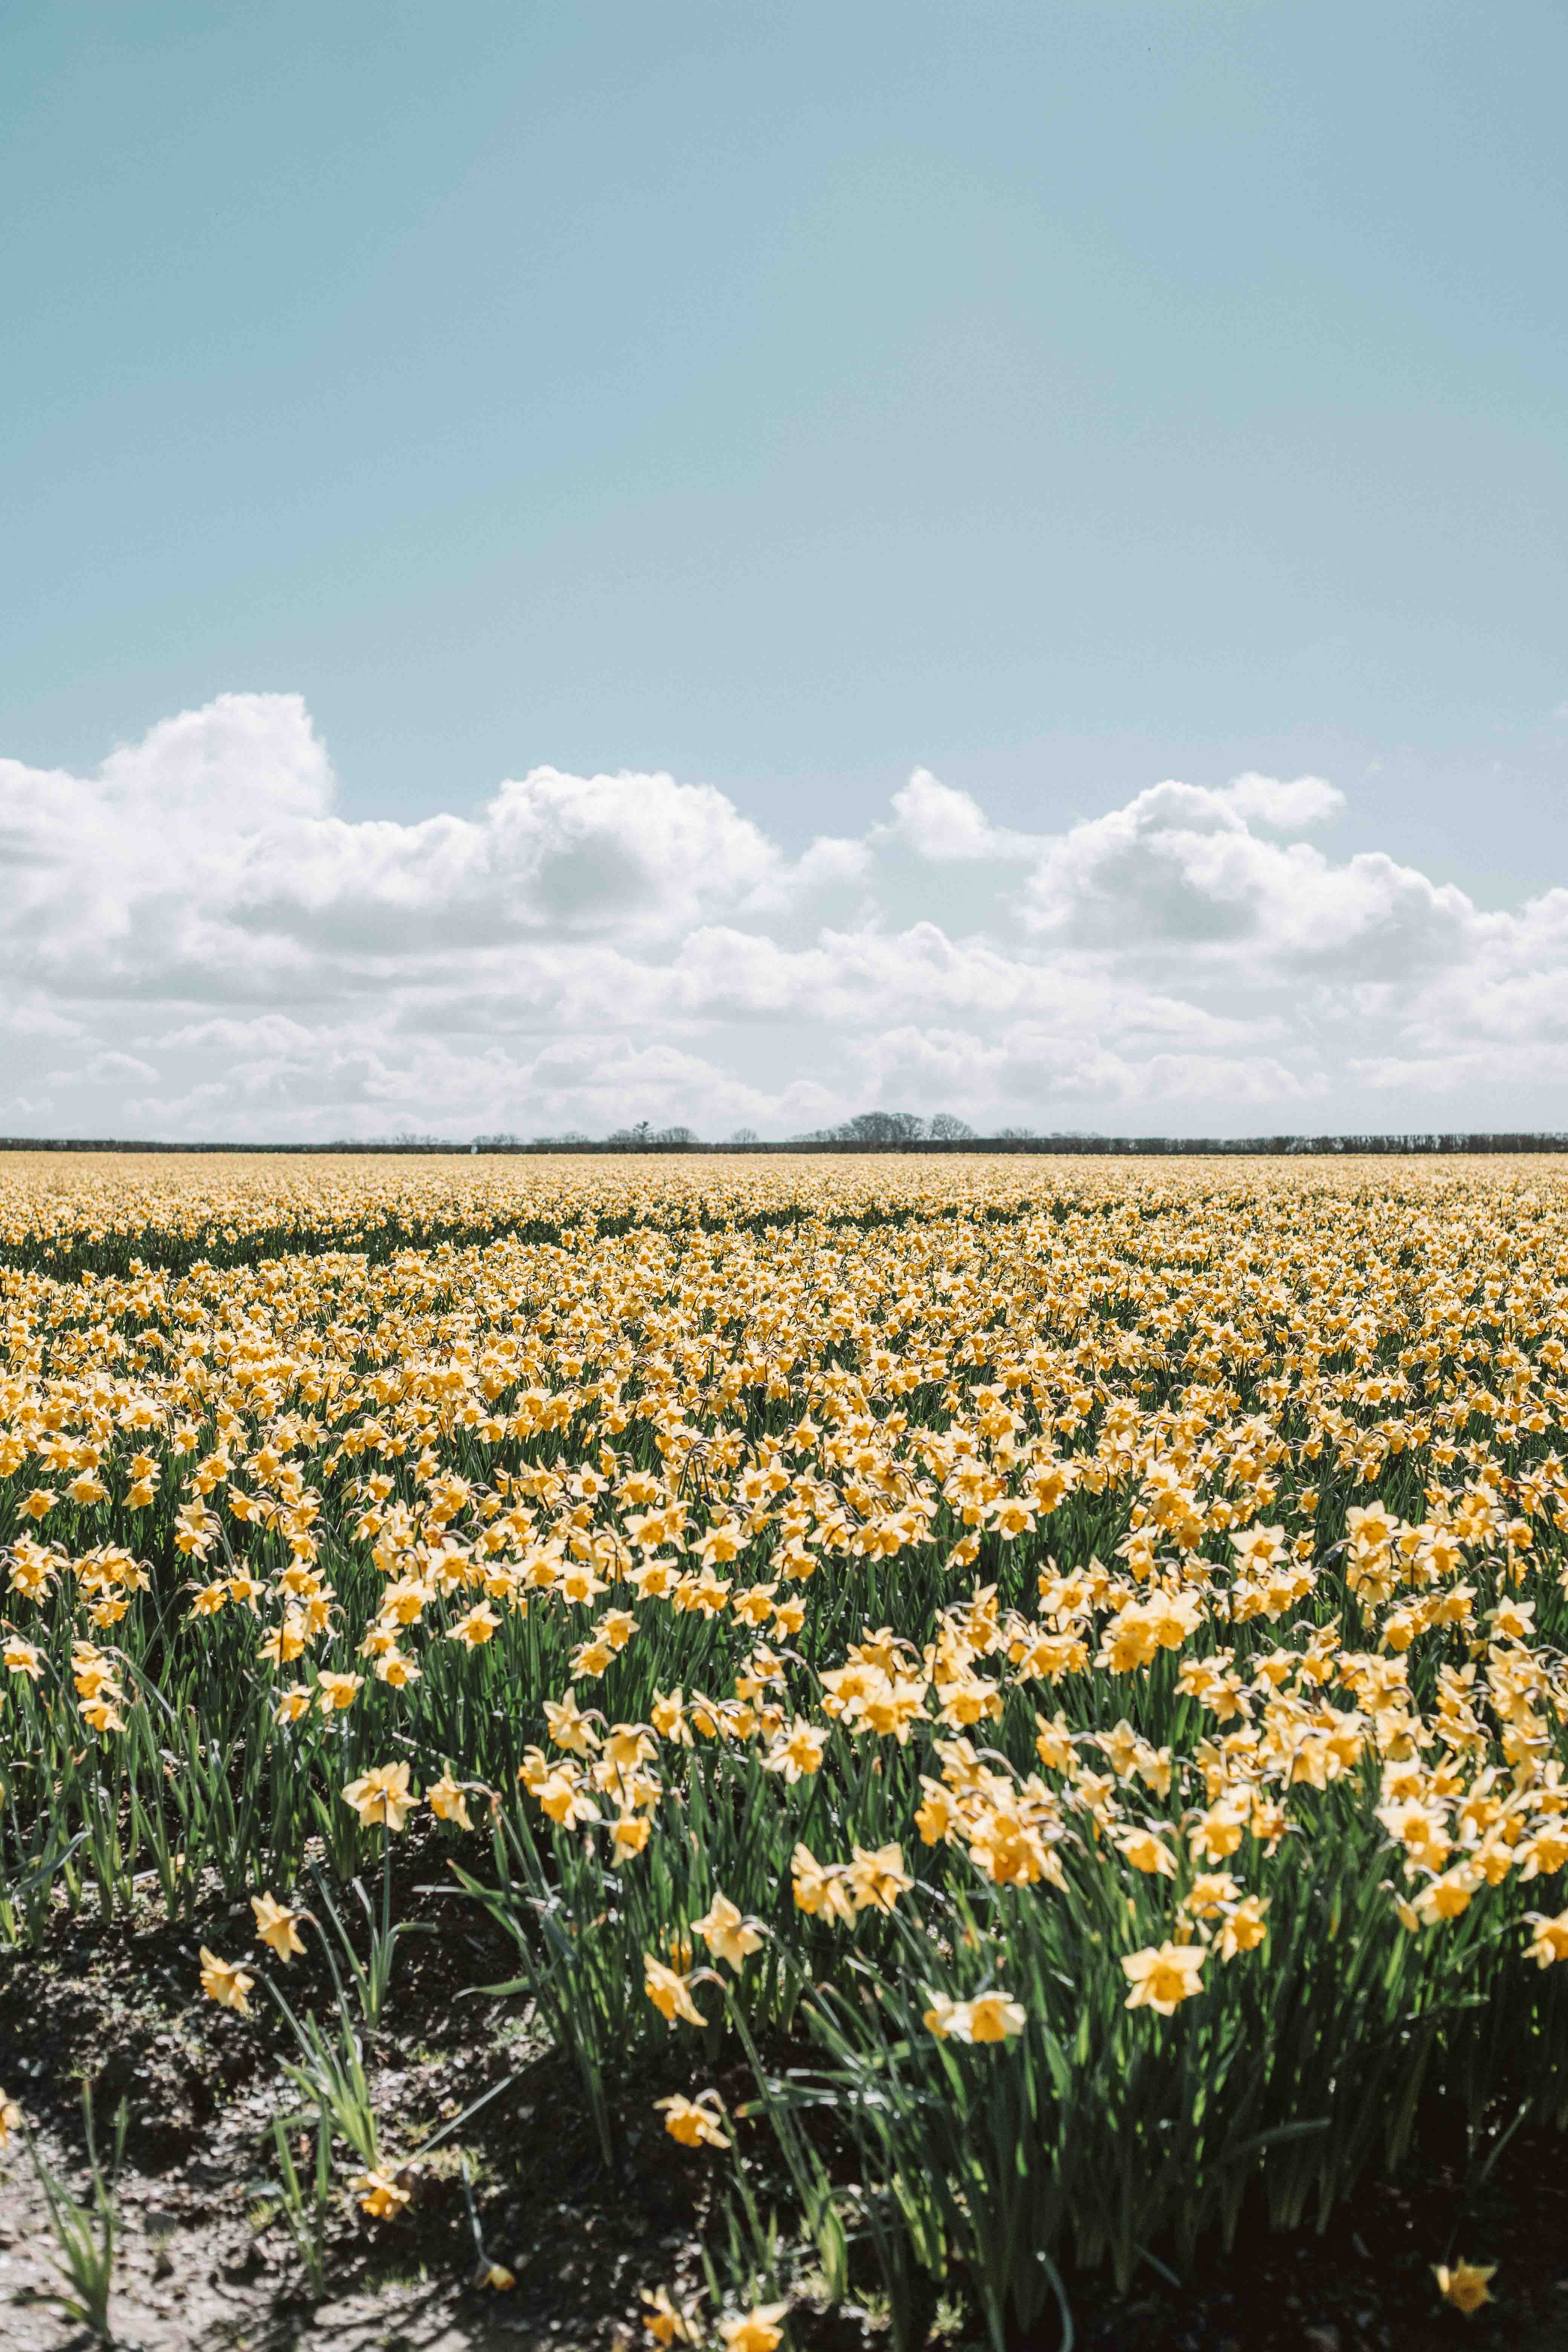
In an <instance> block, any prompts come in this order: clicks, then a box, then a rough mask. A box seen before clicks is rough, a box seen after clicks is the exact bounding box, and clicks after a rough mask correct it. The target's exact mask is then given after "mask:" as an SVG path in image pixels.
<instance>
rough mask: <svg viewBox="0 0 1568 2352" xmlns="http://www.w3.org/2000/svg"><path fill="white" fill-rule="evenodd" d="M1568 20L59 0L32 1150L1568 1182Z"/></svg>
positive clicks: (1098, 0)
mask: <svg viewBox="0 0 1568 2352" xmlns="http://www.w3.org/2000/svg"><path fill="white" fill-rule="evenodd" d="M1565 79H1568V16H1565V15H1564V12H1563V10H1562V8H1561V6H1559V5H1536V0H1517V5H1513V6H1511V7H1510V8H1509V9H1508V10H1507V11H1505V12H1502V13H1497V12H1492V11H1482V10H1477V9H1475V8H1474V7H1473V6H1470V5H1447V0H1419V5H1406V4H1405V0H1385V5H1380V6H1379V7H1378V8H1377V9H1375V10H1368V9H1366V8H1365V7H1364V6H1358V7H1354V8H1352V7H1350V6H1345V5H1336V0H1322V5H1318V6H1316V7H1314V8H1312V9H1310V10H1307V9H1302V8H1300V7H1299V6H1297V5H1291V4H1290V0H1285V5H1272V0H1250V5H1239V0H1204V4H1203V5H1199V4H1198V0H1081V4H1080V5H1059V0H1025V4H1024V5H1011V0H944V5H930V0H898V5H885V0H857V5H856V6H855V7H853V8H851V9H845V8H844V7H843V6H842V5H840V6H837V7H835V8H828V7H825V6H818V5H814V0H792V5H789V6H787V7H784V8H776V9H775V8H762V7H758V6H753V5H741V0H722V5H687V0H661V5H659V6H658V7H649V6H647V5H629V0H628V5H583V0H570V5H568V4H567V0H560V5H526V0H508V5H499V0H498V5H480V4H479V0H474V4H473V5H468V6H465V7H464V8H461V9H446V10H437V9H432V8H430V7H429V6H428V5H404V0H376V5H374V6H372V5H368V0H364V4H363V5H362V0H340V5H336V6H334V7H333V8H331V9H328V10H322V9H321V8H319V7H307V6H304V5H294V0H273V5H270V6H269V7H268V8H267V9H264V10H257V9H254V8H241V7H239V6H229V5H223V0H204V5H202V6H201V7H199V8H195V7H192V6H190V5H188V0H182V5H160V0H139V5H138V6H137V7H136V8H134V9H124V8H121V7H118V6H111V5H99V4H98V0H77V5H72V6H71V7H69V8H64V7H61V6H59V5H37V0H11V5H9V6H8V7H7V8H6V9H5V11H4V12H0V205H4V217H5V221H6V224H7V235H6V237H5V240H4V241H3V243H0V317H3V318H4V320H5V341H6V365H5V368H4V369H0V546H3V548H4V551H5V562H4V563H0V871H3V872H4V874H5V878H6V888H5V898H4V900H3V901H0V1133H10V1134H15V1135H49V1134H58V1135H66V1136H84V1135H100V1136H104V1137H127V1136H148V1137H168V1138H173V1139H180V1138H193V1139H195V1138H203V1139H212V1138H223V1137H232V1138H234V1139H243V1140H262V1139H273V1138H275V1139H280V1140H302V1139H324V1138H328V1137H338V1136H341V1137H355V1136H365V1137H368V1136H373V1135H374V1136H381V1135H388V1134H395V1133H398V1132H401V1131H406V1130H410V1129H412V1130H416V1131H419V1132H428V1133H439V1134H449V1135H452V1136H453V1137H459V1136H461V1137H466V1136H468V1135H470V1134H473V1133H479V1132H495V1131H509V1132H515V1133H519V1134H522V1135H531V1134H544V1133H558V1132H561V1131H563V1130H564V1129H581V1130H583V1131H585V1132H588V1133H595V1134H602V1133H604V1132H605V1131H607V1130H608V1129H610V1128H612V1127H615V1126H618V1125H624V1124H629V1123H632V1122H635V1121H637V1120H640V1119H643V1118H647V1119H648V1120H650V1121H651V1122H652V1124H654V1125H655V1126H656V1127H657V1126H660V1125H666V1124H670V1123H676V1122H679V1123H685V1124H689V1125H691V1126H692V1127H694V1128H696V1129H698V1130H699V1132H700V1133H703V1134H706V1135H712V1136H723V1135H725V1134H728V1133H730V1132H732V1131H734V1130H735V1129H737V1128H740V1127H750V1128H753V1129H756V1130H757V1131H758V1132H759V1133H760V1134H763V1136H772V1135H779V1136H782V1135H787V1134H794V1133H797V1132H800V1131H803V1130H805V1129H812V1128H816V1127H818V1126H821V1125H824V1124H826V1123H828V1122H830V1121H833V1120H835V1119H838V1118H844V1117H846V1116H847V1115H849V1114H851V1113H853V1112H856V1111H858V1110H862V1109H867V1108H875V1107H882V1108H907V1109H913V1110H915V1111H918V1112H921V1113H924V1114H927V1115H929V1114H930V1113H931V1112H933V1111H936V1110H946V1111H949V1112H950V1113H952V1114H953V1115H955V1116H958V1117H961V1118H966V1119H968V1120H969V1121H970V1123H971V1124H973V1125H975V1126H977V1127H979V1128H980V1129H983V1130H985V1131H992V1130H994V1129H996V1128H999V1127H1001V1126H1003V1125H1009V1126H1027V1127H1032V1128H1034V1129H1037V1130H1040V1131H1042V1132H1049V1131H1052V1130H1056V1129H1099V1130H1101V1131H1105V1132H1111V1133H1129V1134H1131V1133H1150V1132H1160V1133H1176V1134H1180V1133H1194V1134H1245V1133H1255V1132H1266V1131H1267V1132H1272V1131H1312V1132H1315V1131H1322V1130H1326V1129H1340V1130H1356V1129H1383V1130H1387V1129H1405V1128H1423V1129H1425V1128H1429V1127H1434V1126H1436V1127H1444V1128H1454V1127H1459V1128H1484V1127H1510V1128H1511V1127H1530V1128H1552V1129H1556V1128H1568V887H1565V886H1568V656H1565V642H1568V640H1565V631H1564V625H1563V624H1564V618H1565V615H1568V530H1564V523H1565V521H1568V513H1565V509H1568V494H1565V483H1564V452H1565V450H1568V438H1565V434H1564V427H1565V426H1568V383H1565V378H1568V338H1565V337H1564V333H1563V328H1564V324H1565V320H1564V309H1565V282H1564V278H1563V269H1562V262H1561V256H1562V252H1563V232H1564V227H1565V226H1568V224H1565V219H1564V214H1565V209H1568V207H1565V203H1564V194H1565V190H1564V183H1565V181H1568V144H1565V142H1563V138H1562V135H1561V117H1560V93H1561V90H1562V89H1563V87H1564V84H1565Z"/></svg>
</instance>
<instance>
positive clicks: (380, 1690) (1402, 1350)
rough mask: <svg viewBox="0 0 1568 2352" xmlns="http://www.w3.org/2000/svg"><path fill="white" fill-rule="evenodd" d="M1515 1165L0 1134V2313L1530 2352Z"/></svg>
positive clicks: (1548, 2086) (1554, 1913)
mask: <svg viewBox="0 0 1568 2352" xmlns="http://www.w3.org/2000/svg"><path fill="white" fill-rule="evenodd" d="M1558 1167H1559V1163H1557V1162H1556V1161H1553V1160H1546V1161H1543V1160H1539V1159H1536V1160H1517V1161H1516V1160H1498V1159H1491V1160H1486V1161H1462V1160H1458V1161H1457V1160H1447V1161H1444V1162H1437V1163H1433V1162H1426V1161H1409V1162H1404V1161H1389V1160H1379V1161H1375V1162H1373V1161H1366V1162H1356V1161H1337V1162H1334V1163H1333V1164H1331V1165H1325V1164H1323V1163H1320V1162H1312V1161H1298V1160H1282V1161H1264V1160H1257V1161H1248V1162H1234V1161H1226V1162H1220V1163H1216V1162H1215V1161H1189V1162H1181V1161H1170V1160H1164V1161H1154V1162H1134V1163H1131V1164H1123V1163H1117V1164H1114V1165H1108V1164H1107V1163H1105V1162H1087V1163H1086V1162H1085V1161H1082V1160H1073V1161H1067V1160H1062V1161H1053V1160H1047V1159H1043V1158H1030V1159H1028V1160H1017V1159H996V1160H987V1159H986V1158H984V1157H983V1156H981V1155H976V1156H974V1157H973V1158H965V1159H943V1160H940V1161H922V1160H920V1159H918V1158H914V1157H900V1158H897V1159H892V1158H889V1159H888V1160H878V1159H858V1160H851V1161H844V1160H811V1159H805V1158H800V1157H792V1158H781V1159H779V1160H769V1159H765V1158H753V1159H748V1160H744V1161H725V1162H722V1163H712V1162H709V1163H704V1162H703V1161H702V1160H700V1159H697V1158H683V1159H680V1160H659V1161H657V1162H655V1161H651V1160H649V1161H641V1160H636V1159H614V1160H565V1159H563V1160H527V1161H525V1162H520V1161H510V1162H505V1161H503V1162H498V1161H489V1160H483V1159H479V1158H475V1159H472V1160H450V1161H432V1160H417V1161H416V1160H407V1161H398V1160H374V1161H370V1162H366V1161H355V1160H353V1159H349V1158H343V1159H339V1160H332V1159H330V1158H326V1157H323V1158H321V1159H319V1160H297V1159H288V1160H284V1159H279V1160H267V1159H251V1158H247V1159H243V1160H240V1159H237V1160H215V1159H213V1158H210V1157H209V1158H203V1159H200V1160H195V1159H193V1160H175V1159H167V1158H157V1159H153V1158H148V1159H146V1160H138V1159H135V1158H132V1157H119V1156H116V1157H113V1158H110V1157H105V1158H102V1159H92V1158H87V1157H79V1156H75V1155H63V1154H62V1155H46V1154H40V1155H37V1157H28V1156H26V1155H21V1154H8V1155H5V1157H4V1158H3V1159H0V1292H3V1308H4V1312H3V1316H0V1322H3V1326H4V1336H5V1353H4V1356H3V1357H0V1561H3V1576H0V1582H3V1586H4V1590H3V1594H0V1620H3V1623H0V1788H3V1794H0V2093H3V2095H0V2137H3V2138H4V2143H5V2144H4V2146H3V2147H0V2298H5V2296H7V2295H9V2296H10V2297H11V2298H12V2300H11V2302H10V2303H9V2304H8V2305H7V2304H5V2303H4V2302H3V2301H0V2309H3V2310H4V2312H5V2319H4V2336H5V2342H6V2343H8V2344H9V2343H15V2344H17V2345H20V2346H26V2347H51V2352H52V2347H57V2346H63V2345H65V2344H66V2343H68V2342H69V2341H70V2340H72V2338H73V2336H76V2337H77V2338H78V2339H79V2333H80V2330H79V2323H78V2321H77V2319H75V2318H73V2317H71V2316H70V2315H68V2314H63V2313H62V2312H61V2311H60V2309H59V2308H58V2303H51V2302H44V2301H39V2300H37V2297H38V2296H39V2295H40V2294H48V2295H52V2296H58V2295H59V2294H74V2295H75V2296H76V2298H77V2300H78V2301H79V2303H81V2304H82V2305H83V2308H84V2309H85V2310H86V2311H87V2312H88V2313H89V2317H90V2316H91V2315H92V2313H93V2312H94V2310H95V2309H96V2305H95V2304H94V2297H95V2295H99V2296H100V2295H101V2291H102V2274H101V2273H102V2264H101V2262H100V2259H99V2257H98V2256H96V2255H95V2254H94V2252H93V2247H94V2246H95V2245H96V2244H97V2243H98V2240H97V2238H95V2237H94V2236H93V2231H94V2229H96V2228H97V2227H98V2226H99V2224H100V2221H101V2213H96V2214H95V2213H94V2212H93V2211H92V2210H91V2209H92V2208H93V2206H94V2196H93V2191H92V2189H91V2187H90V2184H89V2177H88V2172H87V2168H86V2132H87V2123H86V2120H85V2118H84V2110H83V2105H82V2104H81V2099H80V2085H81V2083H82V2082H84V2081H85V2082H86V2084H88V2085H89V2090H90V2118H91V2126H92V2133H93V2137H94V2140H95V2143H96V2146H97V2148H98V2151H99V2157H100V2172H101V2174H102V2176H103V2178H104V2181H105V2184H106V2185H105V2188H104V2190H103V2192H102V2197H101V2198H100V2204H105V2203H106V2202H107V2200H108V2199H109V2190H108V2187H107V2181H108V2175H109V2172H110V2169H111V2168H112V2164H113V2160H114V2154H115V2147H116V2141H117V2126H116V2116H117V2111H118V2112H119V2113H120V2115H121V2126H120V2130H119V2134H118V2137H121V2138H122V2140H123V2151H122V2155H121V2158H120V2163H119V2171H118V2176H117V2179H116V2181H115V2185H114V2189H113V2197H112V2202H113V2206H114V2210H115V2211H116V2213H117V2215H118V2218H119V2223H120V2237H119V2244H118V2248H117V2251H116V2255H115V2262H114V2267H113V2272H112V2276H111V2278H110V2288H109V2307H108V2319H109V2324H110V2326H112V2327H115V2328H117V2329H119V2330H120V2332H121V2334H122V2335H123V2336H126V2337H127V2338H132V2337H133V2338H134V2339H135V2340H136V2341H138V2342H140V2343H142V2345H144V2346H146V2347H161V2346H170V2347H173V2346H176V2345H182V2344H186V2343H201V2344H205V2343H208V2342H211V2343H230V2344H235V2345H241V2344H249V2345H252V2346H255V2347H261V2346H263V2345H272V2344H278V2345H285V2344H290V2343H293V2342H295V2341H301V2340H312V2341H313V2340H316V2339H317V2337H318V2336H320V2335H321V2330H322V2328H323V2327H325V2328H326V2329H328V2330H329V2331H330V2332H331V2336H332V2340H334V2341H338V2340H341V2341H342V2342H344V2343H351V2344H358V2343H363V2344H365V2345H366V2346H368V2345H371V2344H379V2345H387V2346H396V2345H407V2346H414V2345H431V2346H435V2345H440V2346H443V2347H446V2346H453V2345H464V2344H470V2343H471V2344H489V2343H492V2342H493V2343H495V2344H501V2343H512V2342H516V2341H518V2340H519V2339H520V2338H521V2339H523V2340H527V2341H531V2342H537V2343H539V2344H551V2345H555V2346H561V2347H564V2346H569V2345H581V2346H583V2347H599V2346H604V2347H609V2346H611V2345H616V2346H623V2347H624V2346H629V2345H631V2344H634V2343H639V2342H640V2343H647V2344H649V2345H653V2344H658V2345H659V2346H661V2347H668V2346H670V2345H690V2346H692V2347H715V2352H718V2347H728V2352H775V2347H780V2346H781V2345H784V2346H786V2347H787V2346H794V2347H799V2352H812V2347H822V2352H847V2347H850V2346H852V2345H857V2344H860V2343H862V2342H864V2343H874V2344H881V2345H887V2346H889V2347H896V2352H913V2348H914V2347H918V2346H920V2345H921V2344H923V2343H926V2342H928V2341H930V2342H932V2343H936V2344H951V2345H953V2346H959V2345H964V2346H970V2345H973V2346H975V2347H986V2352H1019V2347H1040V2352H1049V2347H1055V2346H1057V2345H1058V2344H1064V2343H1066V2342H1068V2341H1071V2340H1073V2339H1074V2338H1076V2341H1077V2343H1078V2344H1079V2346H1080V2347H1082V2346H1091V2347H1102V2352H1113V2347H1127V2352H1155V2347H1164V2346H1177V2345H1184V2346H1192V2347H1206V2352H1222V2347H1226V2346H1228V2347H1232V2352H1236V2347H1246V2352H1253V2347H1260V2346H1270V2347H1271V2346H1275V2345H1279V2346H1281V2347H1284V2346H1292V2347H1313V2346H1315V2347H1316V2352H1352V2347H1357V2346H1362V2345H1364V2346H1366V2347H1373V2346H1380V2347H1395V2352H1414V2347H1420V2346H1430V2345H1440V2344H1445V2343H1449V2342H1454V2343H1458V2342H1470V2343H1475V2344H1490V2345H1494V2346H1502V2345H1507V2346H1509V2347H1537V2352H1541V2347H1547V2346H1551V2345H1563V2344H1564V2343H1568V2189H1564V2187H1563V2178H1564V2170H1565V2168H1564V2162H1563V2158H1564V2154H1565V2152H1568V2142H1565V2141H1564V2139H1563V2131H1564V2128H1565V2127H1568V1886H1565V1884H1564V1872H1565V1866H1568V1435H1565V1432H1564V1420H1565V1416H1568V1184H1565V1182H1564V1180H1563V1176H1562V1175H1561V1174H1560V1173H1559V1172H1558ZM73 2198H74V2200H76V2201H77V2203H78V2204H79V2205H81V2206H82V2207H83V2210H84V2211H85V2212H86V2213H87V2216H88V2219H87V2221H84V2223H83V2225H82V2228H83V2230H84V2231H86V2236H85V2238H84V2240H83V2246H82V2247H80V2248H79V2252H78V2257H77V2271H78V2277H77V2282H76V2284H75V2286H74V2288H73V2287H70V2286H65V2285H62V2284H61V2283H60V2278H59V2275H58V2270H57V2268H56V2267H55V2264H56V2263H57V2259H58V2257H59V2254H60V2247H59V2242H58V2241H59V2237H60V2235H61V2234H62V2233H63V2234H64V2235H66V2236H68V2235H69V2232H70V2229H71V2226H72V2221H71V2206H70V2200H72V2199H73ZM51 2200H52V2206H53V2210H54V2215H55V2224H56V2226H55V2227H54V2228H51V2225H50V2218H49V2217H50V2210H51ZM79 2234H80V2233H79ZM95 2263H96V2264H97V2273H96V2275H95Z"/></svg>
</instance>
